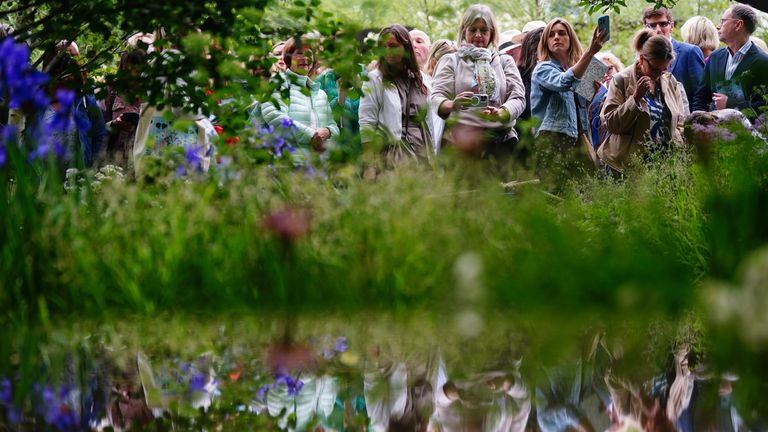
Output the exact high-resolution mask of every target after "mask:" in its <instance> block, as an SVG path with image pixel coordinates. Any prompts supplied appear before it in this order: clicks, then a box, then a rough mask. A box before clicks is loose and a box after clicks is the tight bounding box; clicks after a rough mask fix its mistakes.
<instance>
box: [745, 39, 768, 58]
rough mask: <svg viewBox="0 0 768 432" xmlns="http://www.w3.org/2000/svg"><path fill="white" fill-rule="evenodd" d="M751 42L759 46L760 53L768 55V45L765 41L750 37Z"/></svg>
mask: <svg viewBox="0 0 768 432" xmlns="http://www.w3.org/2000/svg"><path fill="white" fill-rule="evenodd" d="M749 40H751V41H752V43H753V44H755V45H757V47H758V48H760V51H762V52H764V53H766V54H768V45H766V44H765V41H764V40H762V39H760V38H759V37H757V36H750V37H749Z"/></svg>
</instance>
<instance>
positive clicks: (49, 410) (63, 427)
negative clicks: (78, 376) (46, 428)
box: [43, 386, 79, 432]
mask: <svg viewBox="0 0 768 432" xmlns="http://www.w3.org/2000/svg"><path fill="white" fill-rule="evenodd" d="M69 391H70V390H69V388H68V387H66V386H63V387H61V389H59V393H58V395H57V394H56V393H54V391H53V389H51V387H50V386H46V387H45V389H44V390H43V403H44V410H45V422H46V423H48V424H49V425H52V426H54V427H56V429H58V430H60V431H62V432H66V431H75V430H78V429H79V424H78V420H77V415H76V413H75V411H74V410H73V409H72V408H70V407H69V405H68V404H67V403H66V402H65V400H66V398H67V396H69Z"/></svg>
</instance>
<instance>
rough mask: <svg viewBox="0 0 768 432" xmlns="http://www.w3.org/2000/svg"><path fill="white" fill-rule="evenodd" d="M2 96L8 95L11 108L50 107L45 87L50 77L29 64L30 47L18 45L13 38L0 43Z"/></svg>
mask: <svg viewBox="0 0 768 432" xmlns="http://www.w3.org/2000/svg"><path fill="white" fill-rule="evenodd" d="M0 77H2V78H3V79H2V80H0V94H7V95H8V99H9V100H8V107H9V108H14V109H17V108H21V107H22V105H25V104H27V105H30V106H31V107H32V108H34V109H44V108H45V107H47V106H48V104H49V102H48V98H47V97H46V96H45V90H44V88H43V86H44V85H45V84H46V83H47V82H48V75H47V74H44V73H42V72H39V71H37V70H35V69H34V68H33V67H32V66H31V65H30V64H29V47H28V46H27V45H25V44H17V43H16V42H15V41H14V39H13V38H12V37H7V38H5V39H3V41H2V42H0Z"/></svg>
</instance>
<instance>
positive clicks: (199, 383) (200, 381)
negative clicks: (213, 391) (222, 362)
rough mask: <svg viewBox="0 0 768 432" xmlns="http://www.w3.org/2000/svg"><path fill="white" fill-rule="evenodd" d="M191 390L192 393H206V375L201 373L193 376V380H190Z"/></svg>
mask: <svg viewBox="0 0 768 432" xmlns="http://www.w3.org/2000/svg"><path fill="white" fill-rule="evenodd" d="M189 389H190V390H192V391H204V390H205V374H204V373H202V372H200V373H197V374H194V375H192V378H191V379H190V380H189Z"/></svg>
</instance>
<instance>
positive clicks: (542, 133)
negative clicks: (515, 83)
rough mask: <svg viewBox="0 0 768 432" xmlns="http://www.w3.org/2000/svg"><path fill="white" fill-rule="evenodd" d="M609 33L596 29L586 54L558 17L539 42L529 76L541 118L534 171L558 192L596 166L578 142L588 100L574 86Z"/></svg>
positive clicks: (586, 123)
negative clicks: (577, 92) (534, 64)
mask: <svg viewBox="0 0 768 432" xmlns="http://www.w3.org/2000/svg"><path fill="white" fill-rule="evenodd" d="M607 36H608V35H607V34H606V33H605V31H604V30H602V31H600V30H598V29H597V28H595V31H594V34H593V35H592V42H591V43H590V44H589V48H588V49H587V51H586V52H584V51H583V50H582V48H581V43H579V38H578V37H577V36H576V32H575V31H574V30H573V26H571V24H570V23H569V22H568V21H566V20H565V19H563V18H555V19H553V20H552V21H550V22H549V24H547V26H546V27H545V28H544V34H543V35H542V37H541V41H540V42H539V49H538V51H539V64H537V65H536V68H535V69H534V70H533V78H532V79H531V113H532V114H533V116H534V117H536V118H537V119H539V120H540V121H541V124H540V125H539V127H538V128H537V130H536V136H537V140H536V148H535V149H534V155H535V163H536V173H537V175H538V176H539V178H540V179H541V180H542V182H544V184H545V185H547V186H549V187H551V188H553V190H555V191H557V192H559V191H562V189H563V188H564V187H565V184H566V183H567V182H568V181H569V180H570V179H572V178H576V177H579V176H583V175H585V174H586V173H588V172H589V171H590V169H592V170H594V164H593V162H592V160H591V158H590V156H589V154H587V153H586V152H585V149H582V148H581V146H580V143H579V136H580V135H581V134H586V133H588V131H589V121H588V117H587V101H586V100H585V99H584V98H583V97H581V96H579V95H578V94H576V93H575V91H574V90H575V89H576V88H577V87H578V85H579V82H580V81H581V77H582V76H584V73H585V72H586V71H587V67H588V66H589V63H590V62H591V61H592V58H593V57H594V55H595V54H597V53H598V52H599V51H600V49H601V48H602V47H603V42H604V40H605V39H606V38H607ZM590 167H591V168H590Z"/></svg>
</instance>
